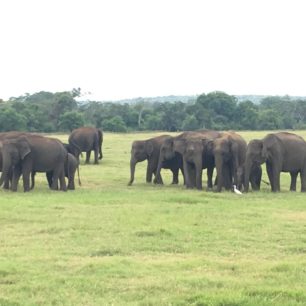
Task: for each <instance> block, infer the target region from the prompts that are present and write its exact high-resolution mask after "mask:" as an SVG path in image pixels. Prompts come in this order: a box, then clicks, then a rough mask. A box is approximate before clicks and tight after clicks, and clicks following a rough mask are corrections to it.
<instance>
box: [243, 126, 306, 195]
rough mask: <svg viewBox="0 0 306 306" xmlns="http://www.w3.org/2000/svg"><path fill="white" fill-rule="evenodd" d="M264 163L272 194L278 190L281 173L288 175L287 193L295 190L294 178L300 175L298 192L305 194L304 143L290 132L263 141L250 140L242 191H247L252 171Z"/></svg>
mask: <svg viewBox="0 0 306 306" xmlns="http://www.w3.org/2000/svg"><path fill="white" fill-rule="evenodd" d="M264 162H265V163H266V169H267V174H268V177H269V182H270V185H271V191H272V192H278V191H280V173H281V172H289V173H290V175H291V185H290V190H292V191H295V190H296V178H297V175H298V173H300V176H301V191H302V192H305V191H306V142H305V140H304V139H303V138H302V137H300V136H298V135H296V134H293V133H288V132H278V133H271V134H268V135H266V136H265V137H264V138H263V139H254V140H251V141H250V142H249V144H248V147H247V152H246V161H245V183H244V185H245V191H246V192H247V191H248V189H249V181H250V173H251V168H252V167H253V165H254V164H256V165H261V164H263V163H264Z"/></svg>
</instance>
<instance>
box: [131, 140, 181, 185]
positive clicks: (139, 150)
mask: <svg viewBox="0 0 306 306" xmlns="http://www.w3.org/2000/svg"><path fill="white" fill-rule="evenodd" d="M169 137H170V136H169V135H161V136H157V137H154V138H150V139H147V140H136V141H134V142H133V143H132V150H131V159H130V181H129V183H128V185H129V186H130V185H132V184H133V182H134V177H135V168H136V164H137V163H139V162H142V161H144V160H147V161H148V165H147V173H146V182H147V183H151V182H152V177H153V174H154V175H155V179H154V183H158V184H161V183H162V177H161V176H160V177H157V175H156V170H157V166H158V160H159V154H160V147H161V145H162V143H163V142H164V141H165V140H166V139H167V138H169ZM163 168H166V169H170V170H171V171H172V173H173V180H175V177H177V174H178V169H177V166H176V165H175V164H173V163H171V161H170V162H169V163H164V164H163Z"/></svg>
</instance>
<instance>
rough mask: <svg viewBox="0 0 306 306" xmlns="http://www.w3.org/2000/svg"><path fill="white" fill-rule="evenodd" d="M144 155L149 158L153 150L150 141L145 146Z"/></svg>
mask: <svg viewBox="0 0 306 306" xmlns="http://www.w3.org/2000/svg"><path fill="white" fill-rule="evenodd" d="M145 150H146V153H147V154H148V155H149V156H151V155H152V153H153V150H154V147H153V144H152V142H151V141H147V142H146V144H145Z"/></svg>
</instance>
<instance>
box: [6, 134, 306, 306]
mask: <svg viewBox="0 0 306 306" xmlns="http://www.w3.org/2000/svg"><path fill="white" fill-rule="evenodd" d="M297 133H298V134H300V135H302V136H306V132H297ZM241 134H242V135H243V136H244V137H245V138H246V139H248V140H249V139H252V138H256V137H257V138H261V137H263V136H264V135H265V134H266V133H264V132H244V133H241ZM154 135H157V133H138V134H108V133H106V134H105V137H104V138H105V140H104V149H103V153H104V159H103V161H102V163H101V164H100V165H98V166H94V165H83V164H82V166H81V179H82V186H81V187H79V186H77V189H76V190H75V191H73V192H72V191H70V192H66V193H64V192H54V191H50V190H49V189H48V188H47V183H46V179H45V177H44V176H43V175H41V174H39V175H37V184H36V188H35V190H33V191H32V192H29V193H23V192H22V186H19V190H18V192H17V193H11V192H7V191H4V190H0V305H1V306H2V305H8V306H12V305H220V306H221V305H224V306H229V305H306V194H302V193H300V192H296V193H291V192H289V191H288V190H289V175H288V174H283V175H282V180H281V188H282V192H281V193H278V194H273V193H271V192H270V191H269V186H265V185H263V188H262V191H260V192H256V193H255V192H251V193H249V194H244V195H242V196H237V195H235V194H233V193H231V192H223V193H221V194H217V193H212V192H209V193H208V192H204V191H202V192H200V191H196V190H185V189H184V188H183V186H182V185H181V184H180V185H179V186H172V185H170V182H171V177H170V173H169V171H166V170H163V176H164V181H165V185H164V186H154V185H150V184H145V183H144V182H145V169H146V164H145V163H140V164H138V165H137V168H136V179H135V183H134V185H133V186H131V187H128V186H127V182H128V180H129V158H130V146H131V143H132V141H133V140H136V139H146V138H149V137H153V136H154ZM57 137H59V138H60V139H62V140H66V139H67V135H60V136H57ZM204 177H205V175H204ZM265 177H266V176H265ZM299 188H300V184H299V183H298V189H299Z"/></svg>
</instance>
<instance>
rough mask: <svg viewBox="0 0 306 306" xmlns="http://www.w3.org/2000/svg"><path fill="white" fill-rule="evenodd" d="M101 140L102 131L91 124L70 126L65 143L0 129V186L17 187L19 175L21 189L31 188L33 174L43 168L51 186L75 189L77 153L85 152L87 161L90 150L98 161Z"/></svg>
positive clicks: (95, 161)
mask: <svg viewBox="0 0 306 306" xmlns="http://www.w3.org/2000/svg"><path fill="white" fill-rule="evenodd" d="M102 142H103V133H102V131H101V130H99V129H96V128H92V127H81V128H78V129H75V130H73V131H72V133H71V134H70V136H69V143H68V144H64V143H62V142H61V141H59V140H58V139H54V138H50V137H45V136H42V135H38V134H33V133H26V132H15V131H11V132H4V133H0V171H2V174H1V177H0V186H2V185H4V188H5V189H11V190H12V191H16V190H17V187H18V182H19V179H20V177H21V176H22V178H23V188H24V191H30V190H31V189H33V188H34V186H35V174H36V173H37V172H45V173H46V177H47V181H48V184H49V187H50V188H51V189H53V190H58V189H59V190H62V191H66V190H67V188H68V189H70V190H74V189H75V184H74V178H75V173H76V171H77V170H78V176H79V156H80V154H81V153H82V152H86V163H89V159H90V153H91V151H92V150H93V151H94V163H95V164H98V159H102V157H103V155H102ZM65 177H67V178H68V186H67V185H66V180H65ZM58 183H59V186H58ZM79 184H80V178H79Z"/></svg>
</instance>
